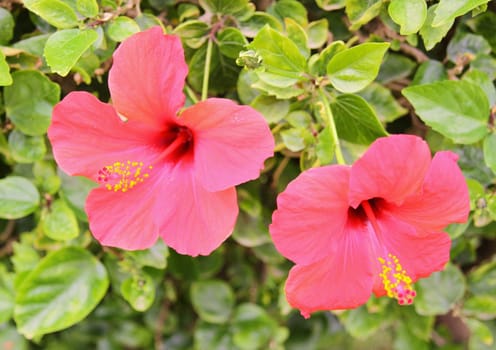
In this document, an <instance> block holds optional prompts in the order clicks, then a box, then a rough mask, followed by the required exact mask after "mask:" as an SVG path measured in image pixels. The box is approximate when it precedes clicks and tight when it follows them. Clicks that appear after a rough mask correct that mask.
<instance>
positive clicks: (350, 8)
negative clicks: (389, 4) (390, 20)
mask: <svg viewBox="0 0 496 350" xmlns="http://www.w3.org/2000/svg"><path fill="white" fill-rule="evenodd" d="M382 3H383V2H382V1H381V0H345V4H346V7H345V9H346V14H347V15H348V17H349V19H350V20H351V23H352V25H351V30H356V29H358V28H360V27H361V26H362V25H364V24H365V23H368V22H369V21H370V20H372V18H374V17H376V16H378V15H379V13H380V12H381V8H382Z"/></svg>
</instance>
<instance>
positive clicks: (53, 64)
mask: <svg viewBox="0 0 496 350" xmlns="http://www.w3.org/2000/svg"><path fill="white" fill-rule="evenodd" d="M97 38H98V34H97V33H96V32H95V31H94V30H80V29H64V30H59V31H57V32H55V33H53V34H52V35H51V36H50V37H49V38H48V40H47V42H46V46H45V52H44V56H45V58H46V60H47V63H48V65H49V66H50V68H51V69H52V72H55V73H58V74H59V75H61V76H63V77H65V76H66V75H67V73H69V71H70V70H71V68H72V67H74V65H75V64H76V62H77V60H78V59H79V58H80V57H81V56H82V54H83V53H84V52H85V51H86V50H87V49H88V48H89V47H90V46H91V45H92V44H93V43H94V42H95V41H96V39H97Z"/></svg>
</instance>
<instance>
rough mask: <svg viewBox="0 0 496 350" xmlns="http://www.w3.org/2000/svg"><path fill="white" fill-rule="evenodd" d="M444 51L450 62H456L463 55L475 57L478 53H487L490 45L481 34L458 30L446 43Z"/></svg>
mask: <svg viewBox="0 0 496 350" xmlns="http://www.w3.org/2000/svg"><path fill="white" fill-rule="evenodd" d="M446 53H447V56H448V58H449V59H450V60H451V61H452V62H457V60H458V59H459V58H460V57H463V56H468V57H473V58H475V57H476V56H478V55H480V54H489V53H491V45H489V43H488V42H487V41H486V39H484V37H483V36H481V35H475V34H471V33H463V32H458V33H457V34H456V35H455V37H454V38H453V39H451V41H450V43H449V44H448V48H447V52H446Z"/></svg>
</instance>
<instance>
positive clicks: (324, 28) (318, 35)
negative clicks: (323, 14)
mask: <svg viewBox="0 0 496 350" xmlns="http://www.w3.org/2000/svg"><path fill="white" fill-rule="evenodd" d="M306 30H307V36H308V47H310V48H311V49H318V48H319V47H321V46H322V45H324V44H325V43H326V41H327V37H328V35H329V23H328V22H327V19H325V18H322V19H319V20H318V21H313V22H310V23H309V24H308V27H307V28H306Z"/></svg>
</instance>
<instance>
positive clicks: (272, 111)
mask: <svg viewBox="0 0 496 350" xmlns="http://www.w3.org/2000/svg"><path fill="white" fill-rule="evenodd" d="M250 105H251V106H252V107H253V108H255V109H256V110H257V111H259V112H260V113H262V114H263V116H264V117H265V119H266V120H267V122H269V123H277V122H278V121H280V120H281V119H283V118H284V117H285V116H286V115H287V114H288V112H289V101H288V100H278V99H276V98H275V97H272V96H265V95H260V96H258V97H256V98H255V99H254V100H253V102H252V103H251V104H250Z"/></svg>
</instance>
